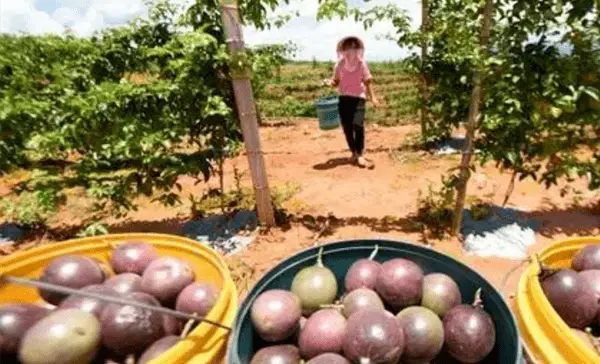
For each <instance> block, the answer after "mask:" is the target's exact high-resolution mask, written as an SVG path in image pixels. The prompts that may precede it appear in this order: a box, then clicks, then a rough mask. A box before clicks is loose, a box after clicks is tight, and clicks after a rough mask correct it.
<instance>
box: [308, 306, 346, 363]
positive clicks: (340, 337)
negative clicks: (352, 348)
mask: <svg viewBox="0 0 600 364" xmlns="http://www.w3.org/2000/svg"><path fill="white" fill-rule="evenodd" d="M345 334H346V318H345V317H344V316H343V315H342V314H341V313H340V312H339V311H338V310H335V309H325V310H320V311H317V312H315V313H314V314H312V315H311V316H310V317H309V318H308V321H306V324H305V325H304V328H303V329H302V332H301V333H300V340H299V341H298V343H299V346H300V354H301V355H302V357H303V358H304V359H312V358H314V357H315V356H317V355H320V354H325V353H341V352H342V344H343V341H344V335H345Z"/></svg>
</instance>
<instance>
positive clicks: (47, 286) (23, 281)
mask: <svg viewBox="0 0 600 364" xmlns="http://www.w3.org/2000/svg"><path fill="white" fill-rule="evenodd" d="M0 279H1V280H3V281H5V282H8V283H12V284H18V285H21V286H32V287H37V288H39V289H43V290H47V291H51V292H56V293H62V294H64V295H78V296H84V297H90V298H94V299H97V300H100V301H105V302H110V303H116V304H120V305H124V306H134V307H139V308H143V309H145V310H149V311H154V312H160V313H163V314H166V315H171V316H175V317H177V318H180V319H185V320H194V321H201V322H206V323H208V324H211V325H213V326H216V327H219V328H222V329H225V330H228V331H230V330H231V328H230V327H227V326H225V325H222V324H220V323H218V322H214V321H211V320H208V319H206V318H204V317H200V316H198V315H196V314H193V315H190V314H187V313H184V312H179V311H175V310H171V309H168V308H165V307H161V306H152V305H148V304H145V303H141V302H135V301H130V300H125V299H122V298H119V297H114V296H106V295H103V294H99V293H95V292H90V291H84V290H81V289H73V288H69V287H64V286H59V285H56V284H52V283H47V282H42V281H40V280H37V279H30V278H21V277H14V276H9V275H0Z"/></svg>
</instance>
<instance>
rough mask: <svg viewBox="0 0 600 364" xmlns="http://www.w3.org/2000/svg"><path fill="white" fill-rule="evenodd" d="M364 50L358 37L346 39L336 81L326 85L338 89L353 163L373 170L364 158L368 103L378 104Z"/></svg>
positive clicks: (336, 66) (340, 48)
mask: <svg viewBox="0 0 600 364" xmlns="http://www.w3.org/2000/svg"><path fill="white" fill-rule="evenodd" d="M364 52H365V47H364V44H363V42H362V41H361V40H360V39H359V38H357V37H346V38H344V39H342V40H341V41H340V42H339V43H338V45H337V54H338V62H337V64H336V65H335V68H334V71H333V79H331V80H326V83H327V84H329V85H331V86H333V87H336V86H337V88H338V94H339V112H340V119H341V121H342V127H343V129H344V135H345V136H346V141H347V143H348V147H349V149H350V152H351V153H352V161H353V162H355V163H356V164H358V166H360V167H373V163H372V162H371V161H369V160H367V159H366V158H365V157H364V149H365V109H366V101H367V100H369V101H371V103H372V104H373V106H375V107H376V106H378V104H379V102H378V101H377V97H376V96H375V93H374V91H373V88H372V80H373V78H372V76H371V72H370V70H369V67H368V66H367V62H366V61H365V60H364Z"/></svg>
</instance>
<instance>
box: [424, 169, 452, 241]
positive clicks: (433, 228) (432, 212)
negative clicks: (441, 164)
mask: <svg viewBox="0 0 600 364" xmlns="http://www.w3.org/2000/svg"><path fill="white" fill-rule="evenodd" d="M457 181H458V178H457V176H455V175H450V177H444V176H442V184H441V186H440V187H439V188H434V187H433V186H432V185H429V186H428V190H427V193H426V194H424V193H422V192H421V191H419V196H418V198H417V207H418V210H417V215H416V216H415V219H416V221H417V222H418V223H420V224H422V226H423V229H429V230H430V233H431V235H433V236H434V237H435V238H442V237H443V236H444V235H445V233H446V232H448V230H449V229H450V226H451V225H452V216H453V210H452V207H453V204H454V196H455V195H456V183H457Z"/></svg>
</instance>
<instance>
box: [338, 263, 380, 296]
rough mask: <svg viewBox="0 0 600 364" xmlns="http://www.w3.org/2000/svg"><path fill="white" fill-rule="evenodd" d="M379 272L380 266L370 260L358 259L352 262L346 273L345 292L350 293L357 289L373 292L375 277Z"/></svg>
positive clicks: (375, 282)
mask: <svg viewBox="0 0 600 364" xmlns="http://www.w3.org/2000/svg"><path fill="white" fill-rule="evenodd" d="M380 271H381V264H380V263H379V262H376V261H374V260H370V259H360V260H357V261H356V262H354V264H352V265H351V266H350V269H348V272H347V273H346V278H345V279H344V288H345V289H346V292H352V291H354V290H355V289H358V288H368V289H372V290H375V285H376V284H377V276H378V275H379V272H380Z"/></svg>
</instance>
